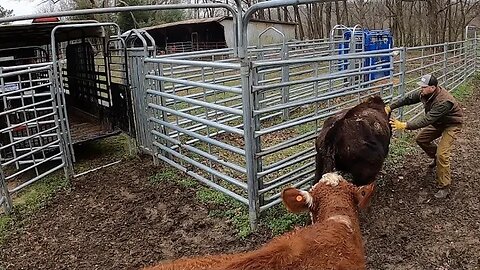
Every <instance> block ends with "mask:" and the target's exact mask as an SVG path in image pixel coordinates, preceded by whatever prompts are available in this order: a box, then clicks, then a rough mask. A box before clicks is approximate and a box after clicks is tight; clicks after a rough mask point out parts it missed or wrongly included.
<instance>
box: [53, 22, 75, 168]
mask: <svg viewBox="0 0 480 270" xmlns="http://www.w3.org/2000/svg"><path fill="white" fill-rule="evenodd" d="M57 27H58V26H57ZM54 30H55V29H54ZM54 30H52V33H51V47H52V66H53V77H51V78H52V80H51V82H52V87H53V90H54V91H55V93H56V95H55V96H54V99H56V101H55V104H56V106H55V107H54V108H55V109H56V111H57V113H58V114H59V115H58V116H59V120H60V127H61V130H62V132H61V136H62V137H61V138H62V139H61V141H63V142H62V145H63V146H65V148H64V153H65V155H66V160H65V162H66V167H67V170H68V174H70V173H71V174H72V175H73V174H74V173H73V163H72V161H73V145H72V141H71V137H70V128H69V126H68V116H67V106H66V101H65V91H64V88H63V83H62V79H61V76H62V75H61V72H60V74H59V70H60V71H61V67H60V62H59V61H58V59H57V49H56V47H57V46H56V45H57V43H56V41H55V31H54Z"/></svg>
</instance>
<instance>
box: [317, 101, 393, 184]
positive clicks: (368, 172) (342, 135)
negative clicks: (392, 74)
mask: <svg viewBox="0 0 480 270" xmlns="http://www.w3.org/2000/svg"><path fill="white" fill-rule="evenodd" d="M384 106H385V104H384V102H383V100H382V99H381V98H380V97H373V98H369V99H368V100H367V101H365V102H363V103H360V104H359V105H357V106H355V107H353V108H351V109H349V110H345V111H342V112H341V113H339V114H338V115H335V116H333V117H331V118H330V119H328V120H327V121H325V124H324V127H323V129H322V131H321V132H320V133H319V135H318V137H317V140H316V148H317V159H316V161H317V172H316V177H315V179H316V180H318V177H319V176H321V175H322V174H324V173H326V172H331V171H334V170H338V171H342V172H347V173H351V174H352V176H353V179H352V181H353V182H354V183H355V184H356V185H365V184H368V183H371V182H372V181H373V180H374V179H375V177H376V175H377V174H378V172H379V171H380V170H381V167H382V165H383V161H384V159H385V157H386V156H387V154H388V147H389V144H390V136H391V129H390V125H389V123H388V121H389V120H388V118H389V117H388V115H387V114H386V113H385V111H384Z"/></svg>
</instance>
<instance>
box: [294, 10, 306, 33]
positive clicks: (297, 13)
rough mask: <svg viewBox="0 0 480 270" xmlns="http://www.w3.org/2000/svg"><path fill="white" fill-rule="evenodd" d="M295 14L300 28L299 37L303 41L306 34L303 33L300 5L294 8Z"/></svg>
mask: <svg viewBox="0 0 480 270" xmlns="http://www.w3.org/2000/svg"><path fill="white" fill-rule="evenodd" d="M293 12H294V13H295V18H296V21H297V26H298V35H299V38H300V39H301V40H303V39H304V38H305V32H304V31H303V23H302V18H301V16H300V11H299V10H298V5H294V6H293Z"/></svg>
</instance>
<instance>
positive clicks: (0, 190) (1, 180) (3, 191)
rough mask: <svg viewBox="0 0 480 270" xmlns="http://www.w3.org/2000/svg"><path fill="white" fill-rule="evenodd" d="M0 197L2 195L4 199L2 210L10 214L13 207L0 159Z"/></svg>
mask: <svg viewBox="0 0 480 270" xmlns="http://www.w3.org/2000/svg"><path fill="white" fill-rule="evenodd" d="M0 195H1V196H0V198H1V197H2V196H3V197H4V198H5V201H4V203H3V210H4V211H5V213H6V214H10V212H11V211H12V207H13V202H12V198H11V197H10V193H9V192H8V186H7V182H6V180H5V173H4V172H3V166H2V164H1V161H0Z"/></svg>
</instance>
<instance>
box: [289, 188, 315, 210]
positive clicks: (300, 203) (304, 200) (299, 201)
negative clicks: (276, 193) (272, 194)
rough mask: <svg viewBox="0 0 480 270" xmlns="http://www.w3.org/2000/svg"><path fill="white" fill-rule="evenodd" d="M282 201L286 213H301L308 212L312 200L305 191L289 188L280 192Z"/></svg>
mask: <svg viewBox="0 0 480 270" xmlns="http://www.w3.org/2000/svg"><path fill="white" fill-rule="evenodd" d="M282 201H283V204H284V205H285V207H286V208H287V209H288V211H290V212H292V213H301V212H306V211H308V208H309V206H310V205H311V204H312V201H313V198H312V195H310V193H308V192H307V191H303V190H299V189H296V188H293V187H290V188H286V189H284V190H283V191H282Z"/></svg>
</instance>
